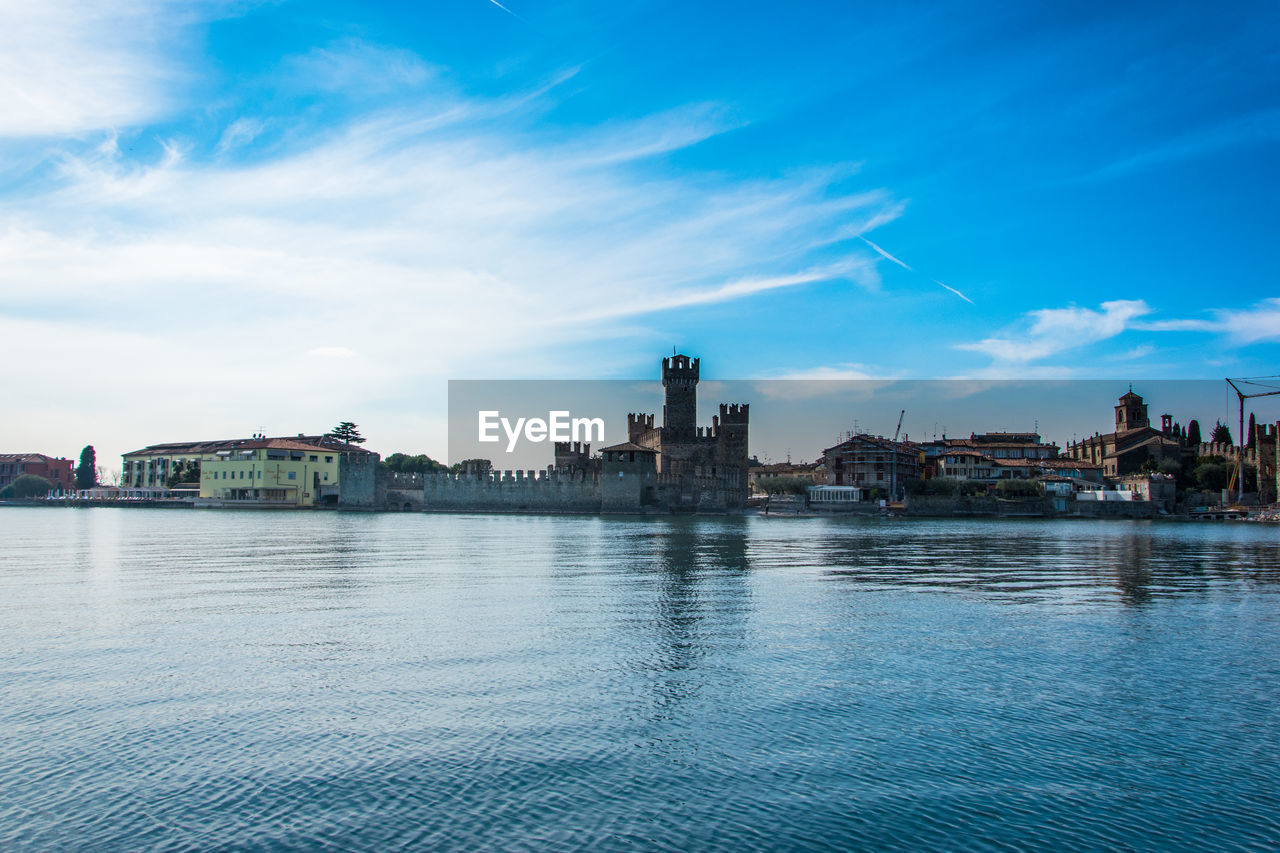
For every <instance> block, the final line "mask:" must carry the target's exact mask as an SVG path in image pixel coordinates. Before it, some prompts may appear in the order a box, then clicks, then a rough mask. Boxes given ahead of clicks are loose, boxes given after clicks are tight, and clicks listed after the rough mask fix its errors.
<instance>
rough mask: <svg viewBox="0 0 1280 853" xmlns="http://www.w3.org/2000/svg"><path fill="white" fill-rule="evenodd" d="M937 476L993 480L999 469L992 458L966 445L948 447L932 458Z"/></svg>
mask: <svg viewBox="0 0 1280 853" xmlns="http://www.w3.org/2000/svg"><path fill="white" fill-rule="evenodd" d="M934 464H935V465H936V466H937V472H938V476H939V477H949V478H951V479H953V480H979V481H982V482H994V481H995V480H996V479H998V478H999V477H1000V470H999V468H997V466H996V463H995V461H994V460H992V459H989V458H988V457H987V456H985V455H983V454H982V453H979V452H978V451H976V450H971V449H969V448H967V447H955V448H948V449H947V450H946V451H945V452H944V453H943V454H942V455H940V456H938V457H937V458H936V459H935V460H934Z"/></svg>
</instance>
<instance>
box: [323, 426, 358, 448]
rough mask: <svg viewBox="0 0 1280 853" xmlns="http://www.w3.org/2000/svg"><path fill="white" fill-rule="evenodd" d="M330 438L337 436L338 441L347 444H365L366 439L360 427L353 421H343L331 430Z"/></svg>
mask: <svg viewBox="0 0 1280 853" xmlns="http://www.w3.org/2000/svg"><path fill="white" fill-rule="evenodd" d="M327 437H328V438H336V439H337V440H338V441H341V442H344V443H346V444H364V443H365V441H366V439H365V437H364V436H363V435H361V434H360V429H359V427H357V426H356V425H355V424H353V423H352V422H351V421H343V422H342V423H340V424H338V425H337V426H336V427H334V428H333V429H331V430H329V433H328V436H327Z"/></svg>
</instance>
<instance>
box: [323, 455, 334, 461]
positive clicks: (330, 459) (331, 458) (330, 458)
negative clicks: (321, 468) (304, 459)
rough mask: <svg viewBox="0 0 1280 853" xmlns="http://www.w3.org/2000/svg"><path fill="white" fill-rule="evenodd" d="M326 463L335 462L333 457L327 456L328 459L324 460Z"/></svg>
mask: <svg viewBox="0 0 1280 853" xmlns="http://www.w3.org/2000/svg"><path fill="white" fill-rule="evenodd" d="M324 461H325V462H332V461H333V457H332V456H326V457H325V458H324Z"/></svg>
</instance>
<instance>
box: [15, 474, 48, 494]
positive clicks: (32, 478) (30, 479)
mask: <svg viewBox="0 0 1280 853" xmlns="http://www.w3.org/2000/svg"><path fill="white" fill-rule="evenodd" d="M4 491H5V492H6V493H7V494H5V495H4V496H5V497H11V498H16V499H18V500H26V499H28V498H42V497H44V496H45V495H47V494H49V492H51V491H53V483H50V482H49V481H48V480H46V479H45V478H44V477H39V476H37V475H35V474H22V475H21V476H19V477H18V478H17V479H15V480H14V481H13V482H12V483H10V484H9V485H7V486H5V488H4Z"/></svg>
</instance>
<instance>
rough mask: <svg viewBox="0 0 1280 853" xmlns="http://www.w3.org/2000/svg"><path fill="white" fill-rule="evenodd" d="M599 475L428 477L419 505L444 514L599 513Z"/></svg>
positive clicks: (501, 473)
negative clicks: (444, 512)
mask: <svg viewBox="0 0 1280 853" xmlns="http://www.w3.org/2000/svg"><path fill="white" fill-rule="evenodd" d="M600 494H601V489H600V475H599V474H596V473H591V472H575V473H573V474H560V473H556V472H548V471H494V472H492V474H489V475H487V476H479V477H468V476H462V475H454V474H447V473H446V474H429V475H427V477H426V480H425V485H424V489H423V496H422V504H423V508H424V509H426V510H427V511H446V512H590V513H594V512H599V511H600Z"/></svg>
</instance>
